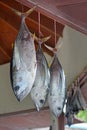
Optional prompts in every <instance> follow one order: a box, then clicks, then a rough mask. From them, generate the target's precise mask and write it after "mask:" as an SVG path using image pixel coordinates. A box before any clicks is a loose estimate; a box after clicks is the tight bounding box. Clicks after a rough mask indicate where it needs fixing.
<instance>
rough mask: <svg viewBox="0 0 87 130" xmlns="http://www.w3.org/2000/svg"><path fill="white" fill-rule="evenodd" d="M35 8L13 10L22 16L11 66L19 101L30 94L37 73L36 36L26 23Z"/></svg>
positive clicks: (13, 83)
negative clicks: (22, 10) (24, 11)
mask: <svg viewBox="0 0 87 130" xmlns="http://www.w3.org/2000/svg"><path fill="white" fill-rule="evenodd" d="M35 8H36V6H35V7H34V8H32V9H30V10H29V11H27V12H26V13H23V14H22V13H20V12H17V11H15V10H13V11H15V13H17V14H18V15H19V16H21V25H20V29H19V32H18V35H17V38H16V40H15V43H14V47H13V54H12V59H11V67H10V72H11V83H12V89H13V91H14V94H15V96H16V98H17V99H18V101H22V100H23V99H24V98H25V97H26V96H27V95H28V94H29V92H30V91H31V88H32V86H33V83H34V80H35V75H36V69H37V65H36V52H35V47H34V38H33V37H32V34H31V33H30V31H29V30H28V27H27V26H26V23H25V18H26V17H27V16H28V15H29V14H30V13H31V12H32V11H33V10H34V9H35Z"/></svg>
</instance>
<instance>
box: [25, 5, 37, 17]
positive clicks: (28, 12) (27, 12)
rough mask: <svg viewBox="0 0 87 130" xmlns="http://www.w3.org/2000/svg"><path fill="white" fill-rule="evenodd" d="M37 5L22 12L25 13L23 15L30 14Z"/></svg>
mask: <svg viewBox="0 0 87 130" xmlns="http://www.w3.org/2000/svg"><path fill="white" fill-rule="evenodd" d="M36 7H37V5H35V6H34V7H33V8H31V9H29V10H28V11H26V12H25V13H24V14H25V17H27V16H28V15H30V14H31V13H32V12H33V11H34V10H35V9H36Z"/></svg>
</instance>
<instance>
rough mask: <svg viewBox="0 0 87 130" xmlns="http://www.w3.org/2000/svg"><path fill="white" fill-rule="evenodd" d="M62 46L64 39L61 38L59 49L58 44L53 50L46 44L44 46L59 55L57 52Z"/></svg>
mask: <svg viewBox="0 0 87 130" xmlns="http://www.w3.org/2000/svg"><path fill="white" fill-rule="evenodd" d="M62 44H63V42H62V38H61V37H60V38H59V41H58V47H57V44H56V46H55V47H54V48H52V47H50V46H48V45H46V44H44V45H45V47H46V48H48V49H49V50H50V51H52V52H53V53H57V50H59V49H60V48H61V46H62Z"/></svg>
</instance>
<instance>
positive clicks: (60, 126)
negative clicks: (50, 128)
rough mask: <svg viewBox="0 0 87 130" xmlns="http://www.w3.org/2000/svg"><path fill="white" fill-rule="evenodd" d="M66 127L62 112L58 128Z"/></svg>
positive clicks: (59, 129)
mask: <svg viewBox="0 0 87 130" xmlns="http://www.w3.org/2000/svg"><path fill="white" fill-rule="evenodd" d="M64 129H65V121H64V114H63V113H62V114H61V115H60V117H59V118H58V130H64Z"/></svg>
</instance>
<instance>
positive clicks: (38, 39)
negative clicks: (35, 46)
mask: <svg viewBox="0 0 87 130" xmlns="http://www.w3.org/2000/svg"><path fill="white" fill-rule="evenodd" d="M50 38H51V36H48V37H44V38H38V37H37V36H35V37H34V39H35V40H36V41H37V42H38V43H39V44H42V43H44V42H46V41H47V40H49V39H50Z"/></svg>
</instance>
